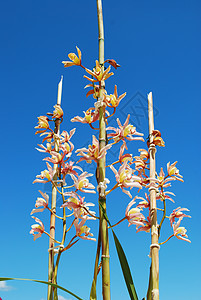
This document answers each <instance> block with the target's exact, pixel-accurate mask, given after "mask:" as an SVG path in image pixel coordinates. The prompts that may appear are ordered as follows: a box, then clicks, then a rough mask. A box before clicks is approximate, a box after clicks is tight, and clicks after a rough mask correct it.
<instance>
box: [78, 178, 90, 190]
mask: <svg viewBox="0 0 201 300" xmlns="http://www.w3.org/2000/svg"><path fill="white" fill-rule="evenodd" d="M87 184H88V179H82V180H80V182H79V184H78V189H81V188H83V187H86V186H87Z"/></svg>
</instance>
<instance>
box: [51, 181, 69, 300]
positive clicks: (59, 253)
mask: <svg viewBox="0 0 201 300" xmlns="http://www.w3.org/2000/svg"><path fill="white" fill-rule="evenodd" d="M61 190H62V198H63V204H64V203H65V198H64V194H63V193H64V189H63V184H62V187H61ZM66 233H67V231H66V208H65V207H63V236H62V242H61V244H62V245H64V242H65V239H66ZM61 253H62V248H60V249H59V252H58V255H57V260H56V264H55V268H54V283H55V284H57V273H58V266H59V261H60V258H61ZM54 300H58V295H57V290H56V289H55V290H54Z"/></svg>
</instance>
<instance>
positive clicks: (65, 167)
mask: <svg viewBox="0 0 201 300" xmlns="http://www.w3.org/2000/svg"><path fill="white" fill-rule="evenodd" d="M74 163H75V162H73V161H69V162H67V163H63V164H62V168H61V174H63V175H64V177H65V176H66V175H67V174H74V175H75V176H78V173H77V172H76V171H75V170H74V169H77V170H80V171H81V172H83V170H82V168H81V167H79V166H74Z"/></svg>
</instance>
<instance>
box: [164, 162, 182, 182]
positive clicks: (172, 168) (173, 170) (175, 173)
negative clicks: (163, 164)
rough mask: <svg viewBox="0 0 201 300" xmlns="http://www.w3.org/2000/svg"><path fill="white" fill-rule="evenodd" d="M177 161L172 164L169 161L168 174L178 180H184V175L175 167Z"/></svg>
mask: <svg viewBox="0 0 201 300" xmlns="http://www.w3.org/2000/svg"><path fill="white" fill-rule="evenodd" d="M176 163H177V161H175V162H174V163H173V164H171V165H170V162H169V163H167V171H168V175H169V176H171V177H173V178H175V179H176V180H179V181H182V182H183V179H182V178H183V176H182V175H180V174H179V170H178V169H177V168H176V167H175V165H176Z"/></svg>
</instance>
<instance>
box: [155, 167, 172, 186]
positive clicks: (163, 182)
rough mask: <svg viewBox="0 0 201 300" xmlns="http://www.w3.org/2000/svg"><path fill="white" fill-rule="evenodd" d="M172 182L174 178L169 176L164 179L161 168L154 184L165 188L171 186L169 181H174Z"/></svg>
mask: <svg viewBox="0 0 201 300" xmlns="http://www.w3.org/2000/svg"><path fill="white" fill-rule="evenodd" d="M174 180H176V177H175V176H171V177H168V176H166V177H165V173H164V171H163V168H161V170H160V173H159V175H158V176H157V179H156V182H157V184H158V187H163V188H165V187H168V186H171V183H170V181H174Z"/></svg>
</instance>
